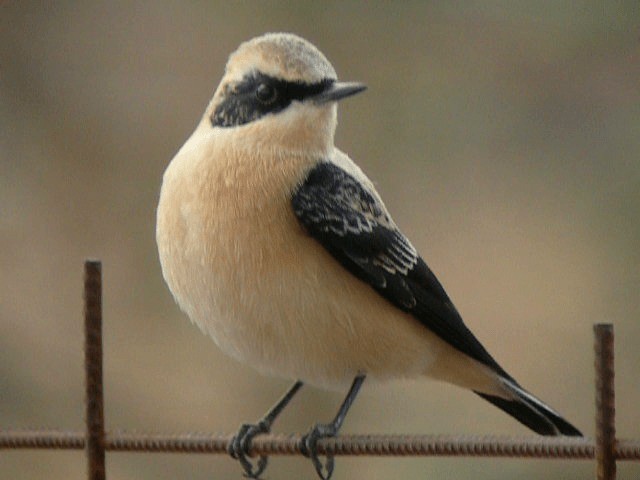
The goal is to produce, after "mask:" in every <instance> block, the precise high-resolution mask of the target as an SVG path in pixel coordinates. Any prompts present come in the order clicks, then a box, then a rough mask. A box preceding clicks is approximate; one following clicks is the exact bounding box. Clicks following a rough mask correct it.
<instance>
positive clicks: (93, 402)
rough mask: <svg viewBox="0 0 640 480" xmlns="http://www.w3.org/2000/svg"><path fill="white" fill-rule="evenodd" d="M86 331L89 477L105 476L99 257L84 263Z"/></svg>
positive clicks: (101, 479)
mask: <svg viewBox="0 0 640 480" xmlns="http://www.w3.org/2000/svg"><path fill="white" fill-rule="evenodd" d="M84 335H85V340H84V364H85V395H86V398H85V402H86V442H85V446H86V452H87V463H88V479H89V480H105V477H106V473H105V432H104V397H103V389H102V264H101V263H100V262H99V261H96V260H87V261H86V262H85V264H84Z"/></svg>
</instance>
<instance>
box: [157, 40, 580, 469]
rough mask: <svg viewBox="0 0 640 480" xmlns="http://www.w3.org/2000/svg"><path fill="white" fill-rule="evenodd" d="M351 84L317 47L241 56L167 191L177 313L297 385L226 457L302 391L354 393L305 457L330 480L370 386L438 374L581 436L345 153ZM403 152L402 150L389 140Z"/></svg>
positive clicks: (550, 431) (165, 218) (164, 205)
mask: <svg viewBox="0 0 640 480" xmlns="http://www.w3.org/2000/svg"><path fill="white" fill-rule="evenodd" d="M364 89H365V87H364V85H362V84H359V83H343V82H339V81H338V80H337V75H336V72H335V70H334V68H333V67H332V65H331V64H330V63H329V61H328V60H327V59H326V58H325V56H324V55H323V54H322V53H321V52H320V51H319V50H318V49H317V48H316V47H315V46H313V45H312V44H311V43H309V42H307V41H306V40H304V39H302V38H300V37H298V36H295V35H292V34H285V33H275V34H266V35H263V36H260V37H257V38H254V39H252V40H249V41H247V42H245V43H243V44H242V45H240V47H239V48H238V49H237V50H236V51H235V52H234V53H233V54H232V55H231V56H230V57H229V61H228V63H227V66H226V69H225V73H224V76H223V78H222V81H221V82H220V85H219V86H218V88H217V90H216V92H215V94H214V96H213V99H212V100H211V102H210V104H209V106H208V107H207V109H206V111H205V113H204V116H203V117H202V120H201V121H200V123H199V125H198V127H197V128H196V130H195V132H194V133H193V134H192V135H191V137H190V138H189V139H188V140H187V142H186V143H185V145H184V146H183V147H182V148H181V149H180V151H179V152H178V153H177V154H176V156H175V158H174V159H173V160H172V161H171V163H170V164H169V166H168V168H167V170H166V172H165V174H164V178H163V183H162V189H161V193H160V202H159V205H158V212H157V229H156V237H157V243H158V251H159V255H160V262H161V264H162V272H163V275H164V278H165V280H166V282H167V284H168V286H169V288H170V290H171V292H172V293H173V295H174V297H175V299H176V301H177V303H178V304H179V306H180V307H181V308H182V310H184V311H185V312H186V314H187V315H188V316H189V317H190V318H191V320H192V321H193V322H194V323H196V325H198V326H199V327H200V328H201V329H202V330H203V331H204V332H206V333H207V334H208V335H210V336H211V337H212V338H213V340H214V341H215V342H216V344H217V345H218V346H219V347H220V349H222V350H223V351H224V352H226V353H227V354H229V355H231V356H232V357H235V358H236V359H238V360H240V361H242V362H245V363H247V364H249V365H251V366H253V367H255V368H256V369H258V370H260V371H262V372H265V373H268V374H275V375H279V376H283V377H286V378H290V379H294V380H296V382H295V383H294V384H293V386H292V387H291V389H290V390H289V391H288V392H287V393H286V394H285V396H284V397H283V398H282V399H281V400H280V401H279V402H278V403H276V405H275V406H274V407H273V408H272V409H271V410H270V411H269V412H268V413H267V415H266V416H265V417H264V418H263V419H262V420H260V421H259V422H257V423H255V424H245V425H243V426H242V427H241V429H240V430H239V432H238V434H237V435H236V436H235V437H234V440H233V442H232V444H231V446H230V448H229V452H230V454H231V455H232V456H233V457H235V458H237V459H238V460H239V461H240V462H241V464H242V466H243V468H244V469H245V472H246V474H247V475H248V476H250V477H254V478H257V477H258V475H260V473H261V472H262V471H263V470H264V468H265V466H266V460H267V459H266V458H265V457H262V458H260V460H259V461H258V464H257V465H253V464H252V463H251V462H250V461H249V459H248V458H247V457H248V450H249V448H250V442H251V439H252V438H253V437H254V436H255V435H257V434H260V433H265V432H268V431H269V429H270V427H271V424H272V423H273V421H274V419H275V418H276V417H277V415H278V414H279V413H280V411H281V410H282V409H283V408H284V407H285V406H286V404H287V403H288V402H289V400H290V399H291V398H292V397H293V396H294V395H295V393H296V392H297V391H298V390H299V389H300V387H301V386H302V384H303V382H304V383H309V384H313V385H317V386H320V387H327V388H333V389H340V388H344V389H347V388H348V387H349V385H351V388H350V389H349V393H348V395H347V397H346V398H345V400H344V403H343V404H342V405H341V407H340V409H339V411H338V414H337V415H336V418H335V419H334V420H333V421H332V422H330V423H327V424H318V425H316V426H315V427H313V428H312V429H311V430H310V432H309V433H308V434H307V435H305V436H304V437H303V440H302V443H301V449H302V451H303V453H305V454H306V455H307V456H309V457H310V458H311V459H312V461H313V463H314V466H315V468H316V470H317V472H318V474H319V475H320V476H321V477H323V478H328V477H329V476H330V475H331V472H332V470H333V458H331V457H329V458H327V460H326V462H325V463H322V462H321V461H320V460H319V458H318V454H317V451H316V443H317V441H318V440H319V439H321V438H324V437H330V436H333V435H335V434H336V433H337V431H338V429H339V428H340V426H341V424H342V421H343V420H344V416H345V415H346V413H347V410H348V409H349V407H350V405H351V403H352V402H353V400H354V398H355V396H356V394H357V392H358V390H359V388H360V386H361V385H362V383H363V381H364V379H365V377H367V378H371V379H374V380H386V379H392V378H400V377H403V378H408V377H414V378H415V377H431V378H434V379H437V380H442V381H445V382H449V383H452V384H455V385H458V386H460V387H463V388H466V389H469V390H471V391H473V392H474V393H476V394H478V395H479V396H480V397H482V398H484V399H485V400H488V401H489V402H491V403H492V404H494V405H495V406H497V407H498V408H500V409H502V410H504V411H505V412H506V413H508V414H509V415H511V416H513V417H514V418H515V419H516V420H518V421H519V422H521V423H523V424H524V425H526V426H527V427H529V428H531V429H532V430H534V431H535V432H537V433H540V434H542V435H580V432H579V431H578V430H577V429H576V428H575V427H573V426H572V425H571V424H569V423H568V422H567V421H566V420H564V419H563V418H562V417H561V416H560V415H559V414H558V413H556V412H555V411H554V410H552V409H551V408H550V407H549V406H547V405H546V404H544V403H543V402H542V401H540V400H539V399H537V398H536V397H534V396H533V395H531V394H530V393H528V392H527V391H526V390H524V389H523V388H522V387H521V386H520V385H519V384H518V383H517V382H516V381H515V380H514V379H513V378H512V377H511V376H510V375H509V374H508V373H507V372H505V370H503V369H502V367H500V365H498V363H497V362H496V361H495V360H494V359H493V357H492V356H491V355H490V354H489V353H488V352H487V350H485V348H484V347H483V346H482V345H481V344H480V342H479V341H478V340H477V339H476V337H475V336H474V335H473V334H472V333H471V332H470V331H469V329H468V328H467V327H466V325H465V324H464V323H463V321H462V318H461V317H460V314H459V313H458V311H457V310H456V308H455V307H454V305H453V303H452V302H451V300H450V299H449V297H448V296H447V294H446V293H445V291H444V289H443V288H442V286H441V285H440V283H439V282H438V280H437V279H436V277H435V276H434V274H433V273H432V272H431V270H430V269H429V267H428V266H427V264H426V263H425V262H424V261H423V260H422V258H421V257H420V255H419V254H418V252H417V251H416V249H415V247H414V246H413V244H412V243H411V242H410V241H409V240H408V239H407V238H406V237H405V236H404V235H403V234H402V232H401V231H400V229H399V228H398V227H397V225H396V224H395V223H394V221H393V219H392V218H391V216H390V214H389V212H388V211H387V209H386V207H385V205H384V203H383V202H382V199H381V198H380V196H379V195H378V193H377V192H376V189H375V188H374V186H373V184H372V182H371V181H370V180H369V179H368V178H367V177H366V176H365V174H364V173H363V172H362V170H360V168H358V166H357V165H356V164H355V163H354V162H353V161H352V160H351V159H350V158H349V157H348V156H347V155H345V154H344V153H343V152H342V151H340V150H338V149H337V148H336V147H335V146H334V133H335V129H336V124H337V121H336V117H337V102H338V101H339V100H341V99H343V98H346V97H349V96H351V95H354V94H357V93H359V92H361V91H363V90H364ZM389 141H393V139H391V138H390V139H389Z"/></svg>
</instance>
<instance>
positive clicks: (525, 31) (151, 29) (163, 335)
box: [0, 1, 640, 480]
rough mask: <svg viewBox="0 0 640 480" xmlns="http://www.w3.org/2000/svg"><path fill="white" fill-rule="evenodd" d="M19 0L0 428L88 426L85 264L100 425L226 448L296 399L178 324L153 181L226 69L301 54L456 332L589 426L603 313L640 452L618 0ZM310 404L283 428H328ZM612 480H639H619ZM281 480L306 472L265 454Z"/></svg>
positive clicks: (426, 425) (418, 427)
mask: <svg viewBox="0 0 640 480" xmlns="http://www.w3.org/2000/svg"><path fill="white" fill-rule="evenodd" d="M606 5H607V6H605V2H600V1H590V2H589V1H581V2H568V1H566V2H563V1H557V2H529V1H514V2H447V3H444V2H438V3H434V4H433V5H432V4H430V3H428V2H404V3H373V4H367V5H365V4H360V3H355V2H349V3H342V2H340V3H338V2H322V3H321V2H317V3H316V2H261V3H253V2H246V3H244V2H243V3H236V2H220V3H218V2H208V1H207V2H177V1H176V2H168V1H158V2H147V3H143V2H141V3H131V2H4V3H2V4H1V5H0V82H1V83H0V427H8V426H15V427H27V426H49V427H59V428H73V429H81V428H82V426H83V422H82V415H83V413H82V412H83V400H82V378H83V373H82V332H81V323H82V316H81V305H82V304H81V273H82V262H83V259H84V258H85V257H87V256H92V257H99V258H101V259H102V260H103V261H104V276H105V294H104V304H105V321H106V323H105V338H104V341H105V354H106V359H105V382H106V383H105V389H106V400H107V408H106V421H107V426H108V428H112V429H113V428H126V429H139V430H144V431H148V430H150V431H189V430H197V431H218V432H231V431H232V430H235V429H236V428H237V427H238V425H239V424H240V423H241V422H243V421H248V420H254V419H256V418H257V417H258V416H259V415H260V414H262V413H263V411H264V410H265V409H266V408H267V406H269V405H270V404H271V402H272V401H273V400H274V399H275V398H276V397H278V396H279V394H280V393H281V392H282V391H283V390H284V389H285V388H286V386H287V384H286V382H284V381H281V380H277V379H269V378H263V377H260V376H259V375H257V374H256V373H254V372H253V371H252V370H250V369H248V368H246V367H244V366H242V365H239V364H237V363H235V362H234V361H232V360H230V359H228V358H226V357H224V356H223V355H222V354H220V353H219V352H218V351H217V349H216V348H215V347H214V345H213V343H212V342H211V341H210V340H209V339H208V338H206V337H205V336H203V335H201V334H200V333H199V331H198V330H197V329H196V328H195V327H193V326H192V325H190V324H189V322H188V320H187V319H186V318H185V316H184V315H183V314H181V313H180V312H179V311H178V309H177V308H176V306H175V305H174V302H173V300H172V298H171V295H170V294H169V292H168V290H167V289H166V287H165V286H164V284H163V281H162V277H161V274H160V269H159V265H158V260H157V255H156V250H155V242H154V216H155V206H156V202H157V198H158V191H159V186H160V181H161V175H162V172H163V170H164V168H165V167H166V165H167V163H168V162H169V160H170V159H171V157H172V155H173V154H174V153H175V151H176V150H177V149H178V148H179V147H180V145H181V144H182V143H183V142H184V140H185V139H186V138H187V136H188V135H189V134H190V132H191V130H192V129H193V127H194V126H195V124H196V122H197V121H198V119H199V117H200V115H201V113H202V111H203V110H204V107H205V105H206V103H207V102H208V100H209V97H210V95H211V94H212V92H213V90H214V88H215V87H216V85H217V83H218V81H219V79H220V77H221V75H222V71H223V67H224V63H225V61H226V58H227V56H228V54H229V53H230V52H231V51H232V50H234V49H235V48H236V47H237V45H238V44H239V43H240V42H241V41H243V40H246V39H248V38H250V37H253V36H256V35H259V34H261V33H264V32H266V31H280V30H284V31H293V32H296V33H298V34H301V35H303V36H304V37H306V38H308V39H309V40H311V41H312V42H313V43H315V44H316V45H318V47H319V48H320V49H321V50H322V51H323V52H324V53H325V54H326V55H327V57H328V58H329V59H330V60H331V61H332V62H333V63H334V65H335V67H336V70H337V71H338V73H339V75H340V76H341V78H342V79H344V80H359V81H364V82H366V83H367V84H368V85H369V90H368V92H367V93H366V94H364V95H362V96H359V97H357V98H354V99H352V100H349V101H347V102H345V103H344V104H343V105H342V106H341V108H340V126H339V130H338V134H337V143H338V145H339V146H340V147H341V148H342V149H344V150H345V151H347V152H348V153H349V154H350V155H351V156H352V157H353V158H354V159H356V161H358V163H359V164H360V165H361V166H362V167H363V168H364V170H365V171H366V172H367V173H368V174H369V175H370V176H371V177H372V178H373V179H374V180H375V181H376V183H377V185H378V187H379V190H380V192H381V194H382V195H383V197H384V198H385V200H386V202H387V205H388V207H389V208H390V210H391V212H392V213H393V214H394V216H395V218H396V221H397V223H398V224H399V225H400V226H401V227H402V228H403V230H404V231H405V232H406V233H407V235H408V236H409V237H410V238H411V239H412V240H413V242H414V243H415V245H416V246H417V247H418V248H419V250H420V251H421V252H422V253H423V255H424V256H425V258H426V259H427V261H428V262H429V264H430V265H431V267H432V268H433V269H434V270H435V271H436V272H437V273H438V275H439V277H440V279H441V281H442V282H443V284H444V285H445V287H446V288H447V290H448V291H449V293H450V295H451V296H452V298H453V300H454V301H455V302H456V304H457V306H458V308H459V309H460V311H461V312H462V314H463V316H464V317H465V318H466V322H467V323H468V324H469V325H470V326H471V328H472V329H473V330H474V331H475V332H476V333H477V335H478V336H479V337H480V339H481V340H483V342H484V343H485V345H486V346H487V347H488V349H489V350H490V351H491V352H492V353H493V354H494V355H495V356H496V358H497V359H498V360H499V361H500V362H501V363H502V364H503V365H504V366H505V367H506V368H507V369H508V370H509V371H510V372H511V373H513V375H514V376H515V377H516V378H518V379H519V380H520V381H521V382H522V383H523V384H524V385H525V386H527V387H528V388H529V389H531V390H532V391H533V392H534V393H536V394H537V395H539V396H540V397H541V398H543V399H545V400H546V401H548V402H549V403H550V404H551V405H553V406H554V407H555V408H557V409H558V410H559V411H560V412H562V413H563V414H565V415H566V416H567V417H568V418H569V419H570V420H571V421H573V422H574V423H575V424H576V425H577V426H579V427H580V428H582V429H583V431H584V432H585V433H586V434H588V435H593V413H594V408H593V373H592V372H593V368H592V363H593V353H592V328H591V325H592V324H593V323H594V322H602V321H606V322H613V323H615V327H616V335H617V345H616V347H617V359H616V360H617V379H616V380H617V388H618V390H617V392H618V405H617V407H618V408H617V410H618V419H619V423H618V431H619V434H620V436H622V437H624V436H626V437H635V438H638V437H640V429H639V428H638V425H639V424H640V410H639V409H638V405H639V404H640V388H639V387H638V376H639V374H640V350H639V349H638V347H637V345H638V343H640V323H639V321H638V320H639V315H640V296H639V295H638V290H639V287H640V269H639V266H640V265H639V264H640V253H639V252H640V249H639V246H640V242H639V240H640V215H639V208H640V161H639V155H640V41H639V36H640V29H639V25H640V22H639V21H640V8H639V6H638V2H637V1H628V2H606ZM339 401H340V395H338V394H334V393H326V392H321V391H318V390H314V389H307V390H305V391H303V392H302V393H301V395H300V398H299V399H297V400H296V401H295V402H294V403H293V405H292V406H291V408H290V410H288V411H287V413H286V414H285V415H284V416H283V418H282V420H281V421H280V422H279V423H278V424H277V428H276V430H277V431H280V432H292V431H304V430H306V429H307V428H308V426H309V425H310V424H311V423H313V422H314V421H316V420H320V419H321V420H325V419H328V418H329V417H331V416H332V415H333V413H334V411H335V409H336V407H337V404H338V403H339ZM344 430H345V432H362V433H364V432H387V433H392V432H413V433H474V434H517V435H528V434H529V432H528V431H527V430H525V429H524V428H522V427H521V426H520V425H519V424H517V423H515V422H514V421H512V420H511V419H510V418H509V417H507V416H506V415H504V414H503V413H501V412H500V411H498V410H497V409H495V408H493V407H491V406H490V405H489V404H486V403H484V402H482V401H480V400H479V399H477V398H476V397H475V396H474V395H470V394H468V393H467V392H464V391H461V390H458V389H456V388H453V387H450V386H446V385H441V384H437V383H432V382H396V383H392V384H389V385H382V386H372V385H366V387H365V389H364V391H363V393H362V396H361V398H360V399H359V400H358V402H357V403H356V405H355V407H354V409H353V411H352V414H351V415H350V416H349V418H348V420H347V422H346V425H345V429H344ZM107 463H108V472H109V477H110V478H111V479H146V478H148V479H164V478H166V479H169V478H171V479H173V478H190V479H211V478H240V470H239V467H238V466H237V465H236V464H234V463H233V462H232V461H231V460H229V459H228V458H225V457H221V456H216V457H213V456H205V455H169V454H167V455H160V454H153V455H140V454H119V453H113V454H109V455H108V457H107ZM84 469H85V461H84V458H83V457H82V454H81V453H80V452H66V453H60V452H58V453H52V452H32V451H25V452H3V453H2V454H1V455H0V476H2V477H3V478H20V479H41V478H59V479H71V478H83V476H84ZM619 470H620V474H619V478H621V479H625V478H626V479H632V478H638V477H639V476H640V467H639V465H638V464H635V465H633V464H624V465H620V468H619ZM592 474H593V465H592V463H590V462H585V461H581V462H568V461H534V460H496V459H461V460H460V459H459V460H456V459H446V458H437V459H429V458H416V459H401V458H375V459H374V458H341V459H339V460H338V469H337V472H336V476H335V478H336V479H337V480H338V479H346V478H354V479H355V478H363V479H364V478H367V479H390V478H408V479H413V478H415V479H418V478H438V479H440V478H443V479H444V478H460V479H462V478H469V479H470V478H474V479H496V478H505V479H506V478H527V479H543V478H554V477H555V478H574V479H578V478H592ZM267 477H268V478H270V479H280V478H292V479H293V478H314V475H313V471H312V467H311V465H310V464H309V463H308V461H306V460H304V459H302V458H274V459H272V465H271V467H270V470H269V471H268V472H267Z"/></svg>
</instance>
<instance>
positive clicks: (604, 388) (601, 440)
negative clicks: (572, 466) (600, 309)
mask: <svg viewBox="0 0 640 480" xmlns="http://www.w3.org/2000/svg"><path fill="white" fill-rule="evenodd" d="M593 330H594V333H595V354H596V359H595V367H596V474H597V479H598V480H614V479H615V478H616V457H615V445H616V425H615V414H616V407H615V391H614V364H613V325H611V324H605V323H599V324H596V325H594V327H593Z"/></svg>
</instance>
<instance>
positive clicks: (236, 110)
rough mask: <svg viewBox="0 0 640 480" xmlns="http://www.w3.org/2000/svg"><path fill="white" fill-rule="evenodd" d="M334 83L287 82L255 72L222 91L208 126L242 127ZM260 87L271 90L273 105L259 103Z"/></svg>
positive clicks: (321, 90) (329, 80)
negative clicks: (273, 95) (221, 96)
mask: <svg viewBox="0 0 640 480" xmlns="http://www.w3.org/2000/svg"><path fill="white" fill-rule="evenodd" d="M334 82H335V80H334V79H324V80H322V81H320V82H317V83H304V82H290V81H286V80H281V79H277V78H274V77H270V76H268V75H265V74H263V73H259V72H256V73H252V74H249V75H247V76H245V77H244V78H243V79H242V80H241V81H240V82H238V83H236V84H235V85H232V86H229V87H228V88H226V89H225V91H224V94H223V100H222V101H221V102H220V104H219V105H218V106H217V107H216V109H215V111H214V112H213V113H212V114H211V123H212V125H213V126H216V127H233V126H238V125H244V124H246V123H249V122H252V121H254V120H257V119H259V118H261V117H262V116H264V115H267V114H274V113H277V112H280V111H282V110H284V109H285V108H287V107H288V106H289V105H290V104H291V102H293V101H294V100H297V101H302V100H304V99H305V98H308V97H311V96H314V95H317V94H319V93H321V92H323V91H324V90H326V89H327V88H328V87H330V86H331V85H332V84H333V83H334ZM260 85H266V86H267V87H270V88H272V89H274V90H275V99H274V100H273V101H271V102H262V101H260V99H259V98H258V97H257V95H256V94H257V90H258V88H259V87H260Z"/></svg>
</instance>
